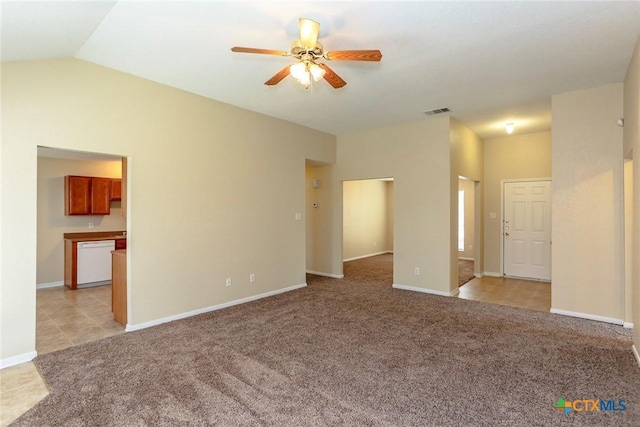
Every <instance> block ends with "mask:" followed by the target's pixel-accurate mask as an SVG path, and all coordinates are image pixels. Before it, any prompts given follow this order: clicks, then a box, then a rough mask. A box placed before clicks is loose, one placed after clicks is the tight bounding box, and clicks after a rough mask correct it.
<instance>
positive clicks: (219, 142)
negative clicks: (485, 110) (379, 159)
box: [0, 59, 336, 360]
mask: <svg viewBox="0 0 640 427" xmlns="http://www.w3.org/2000/svg"><path fill="white" fill-rule="evenodd" d="M1 131H2V135H1V136H2V159H1V161H2V164H1V172H0V173H1V180H0V182H1V184H0V186H1V187H0V190H1V192H2V206H1V207H0V214H1V218H0V221H1V223H0V224H1V227H2V232H1V247H0V249H1V258H0V260H1V266H0V267H1V273H0V278H1V295H2V301H1V302H0V304H1V314H0V320H1V322H2V325H1V335H2V348H1V353H0V358H1V359H2V360H7V359H9V358H12V357H20V355H29V354H31V352H33V351H34V348H35V287H36V259H37V254H36V246H37V241H36V236H37V231H36V230H37V228H36V225H37V209H36V200H37V199H36V192H37V150H36V147H37V145H45V146H49V147H55V148H65V149H72V150H80V151H93V152H100V153H105V154H113V155H125V156H128V157H129V162H128V165H129V168H128V177H129V180H128V190H129V199H128V202H129V203H128V206H127V207H128V217H127V230H128V237H129V238H128V265H129V267H130V268H129V270H128V276H129V322H130V325H134V326H135V325H141V324H144V323H145V322H152V321H157V320H158V319H163V318H166V317H170V316H174V315H180V314H183V313H187V312H190V311H193V310H199V309H203V308H206V307H211V306H215V305H218V304H223V303H227V302H232V301H236V300H239V299H242V298H245V297H251V296H255V295H260V294H263V293H267V292H273V291H277V290H280V289H285V288H288V287H292V286H298V285H301V284H304V283H305V223H304V221H303V220H296V219H295V214H296V213H301V214H304V212H305V159H313V160H317V161H321V162H325V163H334V162H335V158H336V157H335V156H336V145H335V144H336V138H335V137H334V136H332V135H328V134H324V133H321V132H317V131H313V130H310V129H308V128H304V127H302V126H297V125H293V124H290V123H287V122H284V121H281V120H277V119H274V118H271V117H268V116H265V115H261V114H257V113H253V112H249V111H246V110H242V109H240V108H235V107H231V106H229V105H226V104H222V103H219V102H215V101H211V100H208V99H205V98H203V97H200V96H196V95H193V94H189V93H186V92H183V91H180V90H176V89H172V88H169V87H166V86H163V85H160V84H157V83H154V82H151V81H147V80H143V79H139V78H136V77H133V76H130V75H126V74H123V73H120V72H116V71H113V70H109V69H106V68H102V67H99V66H96V65H93V64H89V63H86V62H83V61H79V60H75V59H61V60H50V61H32V62H22V63H7V64H2V130H1ZM250 273H254V274H255V275H256V282H255V283H251V284H249V283H248V282H249V280H248V279H249V274H250ZM226 277H231V278H232V279H233V285H232V286H231V287H226V286H225V278H226Z"/></svg>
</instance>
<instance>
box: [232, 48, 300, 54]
mask: <svg viewBox="0 0 640 427" xmlns="http://www.w3.org/2000/svg"><path fill="white" fill-rule="evenodd" d="M231 51H232V52H240V53H261V54H264V55H279V56H289V55H290V53H289V52H285V51H284V50H272V49H256V48H253V47H239V46H235V47H232V48H231Z"/></svg>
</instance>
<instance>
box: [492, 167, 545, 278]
mask: <svg viewBox="0 0 640 427" xmlns="http://www.w3.org/2000/svg"><path fill="white" fill-rule="evenodd" d="M534 181H549V182H551V184H552V185H553V181H552V180H551V177H541V178H511V179H502V180H500V276H501V277H504V232H503V230H504V228H503V227H504V185H505V184H507V183H514V182H534ZM551 188H552V190H551V191H552V194H551V195H552V196H553V186H552V187H551ZM551 227H553V211H552V212H551ZM552 250H553V247H552ZM551 271H552V272H553V264H552V265H551ZM531 280H534V279H531Z"/></svg>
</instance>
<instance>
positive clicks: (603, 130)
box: [551, 84, 624, 321]
mask: <svg viewBox="0 0 640 427" xmlns="http://www.w3.org/2000/svg"><path fill="white" fill-rule="evenodd" d="M622 89H623V88H622V84H613V85H607V86H602V87H597V88H593V89H587V90H580V91H575V92H569V93H564V94H559V95H554V96H553V98H552V117H553V136H552V138H553V143H552V165H553V166H552V176H553V184H552V212H553V229H552V233H551V234H552V241H553V251H552V276H551V281H552V283H553V286H552V292H551V307H552V310H553V311H557V312H570V313H578V314H583V315H584V314H586V315H589V316H600V317H603V318H607V319H610V320H616V321H618V320H622V319H623V317H624V280H623V272H624V268H623V267H624V266H623V262H624V253H623V250H624V240H623V237H624V234H623V226H624V222H623V192H622V188H623V171H622V163H623V162H622V129H621V128H620V127H618V126H616V119H618V118H619V117H622V103H623V98H622V93H623V91H622Z"/></svg>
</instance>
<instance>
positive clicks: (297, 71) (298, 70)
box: [289, 62, 307, 81]
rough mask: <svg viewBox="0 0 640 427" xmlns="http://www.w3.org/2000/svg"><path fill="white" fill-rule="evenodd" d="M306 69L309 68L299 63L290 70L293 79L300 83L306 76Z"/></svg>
mask: <svg viewBox="0 0 640 427" xmlns="http://www.w3.org/2000/svg"><path fill="white" fill-rule="evenodd" d="M306 68H307V67H306V65H305V64H304V62H297V63H295V64H293V65H292V66H291V67H290V68H289V71H291V75H292V76H293V78H295V79H296V80H298V81H300V79H301V78H302V75H303V74H306Z"/></svg>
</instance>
